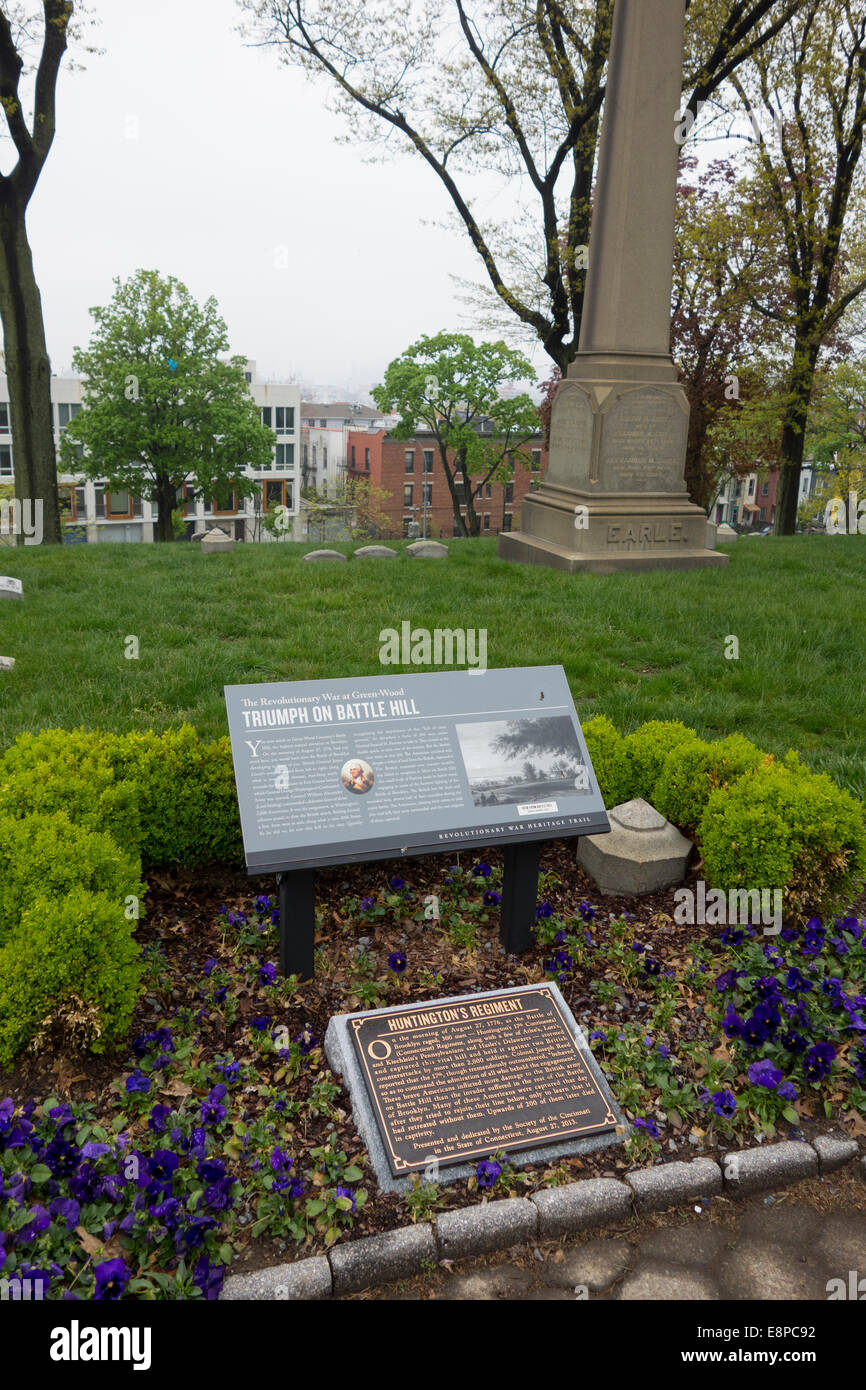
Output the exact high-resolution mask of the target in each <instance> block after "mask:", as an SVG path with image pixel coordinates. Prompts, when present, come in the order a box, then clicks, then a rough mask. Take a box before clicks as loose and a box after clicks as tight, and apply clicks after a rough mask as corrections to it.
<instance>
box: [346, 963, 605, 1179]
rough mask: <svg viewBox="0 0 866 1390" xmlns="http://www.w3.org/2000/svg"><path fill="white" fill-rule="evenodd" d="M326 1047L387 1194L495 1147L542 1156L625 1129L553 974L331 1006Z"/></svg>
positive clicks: (455, 1172)
mask: <svg viewBox="0 0 866 1390" xmlns="http://www.w3.org/2000/svg"><path fill="white" fill-rule="evenodd" d="M325 1054H326V1056H327V1059H328V1062H329V1064H330V1066H331V1068H332V1070H333V1071H335V1072H339V1073H340V1074H341V1075H342V1077H343V1080H344V1081H345V1083H346V1085H347V1086H348V1089H349V1094H350V1097H351V1102H352V1114H353V1117H354V1120H355V1124H356V1126H357V1128H358V1131H359V1133H360V1135H361V1137H362V1139H363V1140H364V1143H365V1144H366V1147H367V1152H368V1153H369V1155H370V1160H371V1162H372V1164H373V1168H374V1170H375V1173H376V1178H377V1181H378V1183H379V1186H380V1188H381V1189H382V1190H383V1191H386V1192H406V1191H408V1190H410V1188H411V1185H412V1179H411V1174H412V1173H417V1174H418V1175H419V1177H421V1179H422V1180H431V1179H433V1180H435V1181H437V1182H440V1183H447V1182H455V1181H458V1180H459V1179H462V1178H468V1177H471V1176H472V1174H473V1173H474V1171H475V1166H476V1164H477V1163H478V1162H479V1161H481V1160H482V1159H484V1158H488V1157H489V1156H490V1155H491V1154H493V1153H495V1152H497V1151H500V1150H501V1151H503V1152H505V1153H507V1154H508V1155H509V1156H510V1157H512V1158H513V1159H514V1161H515V1162H518V1163H532V1164H550V1163H555V1162H557V1161H558V1160H560V1159H562V1158H565V1157H569V1156H571V1155H574V1154H583V1153H589V1152H593V1151H594V1150H596V1149H601V1148H606V1147H608V1146H609V1145H611V1144H616V1143H621V1142H623V1140H624V1138H625V1136H626V1134H627V1133H628V1124H627V1122H626V1121H625V1119H624V1118H623V1115H622V1113H621V1111H620V1110H619V1107H618V1106H617V1104H616V1101H615V1099H614V1097H613V1095H612V1093H611V1091H610V1088H609V1086H608V1084H607V1082H606V1081H605V1079H604V1076H603V1075H602V1073H601V1070H600V1069H599V1066H598V1064H597V1062H596V1061H595V1059H594V1057H593V1056H592V1052H591V1051H590V1048H589V1045H588V1043H587V1041H586V1038H585V1036H584V1034H583V1032H582V1031H581V1029H580V1028H579V1026H578V1025H577V1023H576V1022H575V1020H574V1017H573V1016H572V1014H571V1011H570V1010H569V1008H568V1006H567V1004H566V1003H565V1001H564V999H563V998H562V995H561V994H560V992H559V990H558V989H557V987H556V985H555V984H552V983H545V984H542V985H521V986H518V987H516V988H512V989H504V990H493V991H489V992H487V993H484V994H464V995H457V996H454V997H451V998H448V999H434V1000H430V1001H427V1002H424V1003H418V1004H409V1005H401V1006H400V1007H399V1008H396V1009H395V1008H390V1009H377V1010H374V1011H370V1012H367V1013H356V1014H341V1015H338V1016H336V1017H334V1018H332V1019H331V1021H330V1023H329V1025H328V1030H327V1034H326V1037H325ZM404 1174H405V1176H402V1175H404Z"/></svg>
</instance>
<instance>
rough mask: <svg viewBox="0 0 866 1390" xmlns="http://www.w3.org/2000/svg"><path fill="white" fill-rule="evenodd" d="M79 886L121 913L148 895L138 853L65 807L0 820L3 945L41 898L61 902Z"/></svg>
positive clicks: (0, 932) (0, 926) (0, 931)
mask: <svg viewBox="0 0 866 1390" xmlns="http://www.w3.org/2000/svg"><path fill="white" fill-rule="evenodd" d="M76 888H83V889H87V891H88V892H92V893H104V894H105V895H106V896H107V897H108V898H109V899H110V900H111V901H112V902H114V903H117V904H119V906H120V909H121V912H122V910H123V905H124V902H125V900H126V898H128V897H136V898H139V899H141V898H143V897H144V891H145V890H144V887H143V885H142V883H141V866H140V862H139V859H138V856H137V855H134V854H127V853H126V851H125V850H123V849H121V848H120V846H119V845H118V844H117V843H116V841H115V840H114V839H113V838H112V837H111V836H110V835H106V834H103V833H101V832H100V831H98V830H90V829H88V828H87V827H86V826H84V825H76V824H74V823H73V822H72V821H71V820H70V819H69V817H68V816H67V815H66V814H65V812H63V811H57V812H55V813H54V815H50V816H47V815H35V816H26V817H25V818H24V819H23V820H15V819H13V818H12V817H11V816H6V817H4V818H3V819H2V820H0V944H5V942H6V941H7V940H8V939H9V938H10V936H11V935H12V934H14V932H15V930H16V928H17V926H18V922H19V919H20V918H21V916H22V914H23V913H24V912H25V911H26V910H27V909H28V908H29V907H30V905H31V904H32V903H33V902H35V900H36V899H37V898H41V899H43V900H54V901H58V902H59V901H62V899H63V898H64V897H65V896H66V895H67V894H69V893H71V892H72V891H73V890H74V889H76Z"/></svg>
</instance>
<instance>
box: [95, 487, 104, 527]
mask: <svg viewBox="0 0 866 1390" xmlns="http://www.w3.org/2000/svg"><path fill="white" fill-rule="evenodd" d="M93 492H94V499H95V500H94V508H93V514H94V516H95V517H97V518H98V519H99V520H104V519H105V487H104V485H103V484H102V483H97V484H96V487H95V488H94V489H93Z"/></svg>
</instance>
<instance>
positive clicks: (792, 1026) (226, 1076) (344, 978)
mask: <svg viewBox="0 0 866 1390" xmlns="http://www.w3.org/2000/svg"><path fill="white" fill-rule="evenodd" d="M543 862H544V866H545V867H544V871H543V873H542V875H541V878H540V882H539V904H538V909H537V943H536V946H535V947H534V949H533V950H532V951H531V952H529V953H527V955H526V956H524V957H520V958H519V959H517V958H514V957H506V956H505V955H504V954H503V953H502V951H501V948H500V947H499V944H498V939H497V933H498V916H499V914H498V903H499V894H500V885H501V867H500V865H499V863H498V862H497V856H496V855H493V854H492V855H491V856H490V862H489V863H487V862H475V861H473V860H471V859H469V860H465V859H464V860H463V861H462V862H461V863H459V864H457V865H455V866H450V867H449V866H448V865H447V863H446V862H445V861H443V860H442V859H439V858H435V859H430V860H413V861H412V863H411V867H410V866H407V865H405V864H404V865H403V866H395V867H394V869H393V870H391V871H389V870H388V869H387V867H385V868H383V866H381V865H376V866H370V865H366V866H359V867H356V868H353V869H351V870H346V869H334V870H328V871H324V872H322V873H321V874H320V875H319V917H320V921H319V930H318V934H317V951H316V969H317V976H316V979H315V981H313V982H304V983H303V984H299V983H298V981H297V980H295V979H292V978H290V979H288V980H283V979H281V978H280V977H279V976H278V975H277V972H276V966H275V962H276V958H277V925H276V922H277V913H276V908H275V904H274V900H273V898H271V897H270V896H268V895H267V894H266V893H265V892H262V893H261V894H260V895H259V896H258V897H255V898H251V897H250V896H249V880H245V879H243V878H241V877H240V876H237V877H235V878H233V879H224V880H223V882H222V883H218V884H216V885H213V886H211V883H210V882H209V881H208V880H207V879H206V878H204V877H203V876H198V877H192V876H190V875H187V876H185V877H184V876H175V877H173V878H167V879H166V878H163V879H153V880H152V882H151V893H150V900H149V903H148V909H149V910H148V914H147V918H146V920H145V921H144V922H142V923H140V924H139V926H138V933H137V934H138V935H139V937H140V938H141V940H142V942H143V943H144V946H145V953H144V963H145V975H144V990H145V992H144V994H143V996H142V998H141V999H140V1000H139V1002H138V1005H137V1007H136V1013H135V1020H134V1025H133V1030H132V1032H131V1034H130V1037H131V1039H132V1042H131V1048H129V1049H124V1050H120V1051H118V1052H117V1053H116V1054H106V1055H105V1056H103V1057H93V1056H86V1057H82V1056H81V1055H80V1054H76V1053H74V1052H73V1051H71V1050H69V1051H67V1052H61V1053H60V1055H59V1056H49V1055H47V1054H46V1053H45V1052H44V1051H42V1052H36V1053H33V1054H28V1055H27V1056H26V1058H25V1059H23V1060H22V1061H21V1063H20V1064H19V1065H18V1066H17V1067H16V1069H15V1070H14V1071H13V1072H11V1073H6V1078H7V1079H6V1080H4V1081H0V1230H2V1240H0V1266H2V1268H0V1274H2V1275H3V1276H7V1277H9V1276H12V1277H15V1276H18V1275H20V1276H22V1277H29V1278H32V1279H39V1280H41V1281H42V1282H43V1284H44V1285H45V1291H46V1294H47V1296H48V1297H49V1298H84V1299H89V1298H98V1299H103V1298H104V1299H114V1298H119V1297H136V1298H145V1299H152V1298H169V1297H170V1298H178V1297H180V1298H193V1297H202V1296H204V1297H210V1298H213V1297H216V1296H217V1294H218V1291H219V1288H220V1286H221V1282H222V1278H223V1275H224V1272H225V1270H226V1268H228V1267H229V1266H232V1268H233V1269H244V1268H252V1267H255V1266H256V1265H260V1264H262V1263H265V1262H275V1261H278V1260H284V1259H286V1258H287V1257H288V1258H291V1257H292V1256H293V1255H298V1256H302V1255H306V1254H309V1253H313V1252H316V1251H321V1250H324V1249H326V1248H327V1247H328V1246H329V1245H331V1244H332V1243H333V1242H334V1241H335V1240H337V1239H346V1238H351V1237H352V1236H353V1235H358V1234H364V1235H367V1234H371V1233H373V1232H375V1231H378V1230H385V1229H389V1228H392V1227H394V1226H396V1225H400V1224H404V1223H405V1222H406V1221H407V1220H418V1219H424V1218H426V1217H428V1216H429V1215H431V1214H435V1213H436V1212H437V1211H440V1210H443V1209H447V1208H453V1207H455V1206H460V1205H466V1204H467V1203H471V1202H475V1201H478V1200H479V1199H480V1198H483V1197H484V1196H486V1195H499V1194H506V1193H518V1192H528V1191H531V1190H533V1189H535V1188H538V1187H541V1186H544V1185H550V1184H558V1183H562V1182H569V1181H573V1180H575V1179H576V1178H578V1177H581V1176H589V1175H595V1174H601V1173H614V1172H616V1171H618V1170H619V1171H621V1170H622V1169H623V1168H625V1167H626V1166H633V1165H634V1164H635V1162H640V1161H651V1160H653V1159H656V1158H657V1157H659V1156H660V1155H664V1156H667V1155H668V1154H670V1155H671V1156H673V1155H674V1154H676V1155H678V1156H683V1157H690V1156H693V1155H695V1154H698V1153H701V1152H713V1153H716V1152H717V1151H718V1150H719V1149H720V1148H721V1149H729V1148H730V1147H732V1146H737V1145H738V1144H747V1143H749V1142H752V1141H753V1140H754V1138H755V1136H756V1135H757V1136H759V1137H760V1136H767V1137H773V1136H774V1135H781V1136H783V1137H785V1138H788V1137H790V1136H792V1135H793V1136H797V1135H799V1134H807V1135H808V1133H809V1132H811V1130H812V1128H813V1127H814V1126H816V1125H818V1126H820V1125H821V1123H822V1122H826V1121H832V1122H833V1123H834V1124H835V1125H836V1126H837V1127H838V1126H839V1125H840V1124H841V1125H844V1126H847V1127H848V1129H849V1131H850V1132H851V1133H853V1134H855V1135H858V1136H862V1135H863V1134H864V1133H866V1124H864V1118H863V1117H864V1111H866V1041H864V1034H866V950H864V940H866V926H864V923H863V922H861V921H860V920H859V917H858V916H857V915H856V914H854V913H853V912H852V913H851V914H849V915H848V916H847V917H845V918H843V919H839V920H828V921H826V922H825V923H818V922H817V921H812V922H809V923H808V924H806V925H805V926H801V925H798V924H797V923H795V922H790V923H788V922H786V924H785V926H784V928H783V930H782V932H781V934H780V935H779V936H764V935H761V934H758V933H759V932H760V929H757V931H756V929H754V928H725V929H724V930H722V931H720V930H719V929H718V928H696V927H694V926H684V925H680V924H678V923H677V922H676V921H675V920H674V917H673V900H672V895H670V894H658V895H655V896H654V897H653V898H652V899H651V900H648V901H643V902H642V903H641V905H640V908H639V910H638V911H637V912H635V911H634V910H633V909H632V907H631V906H630V905H628V904H626V903H622V902H613V903H611V902H610V901H609V900H605V901H604V906H603V907H602V906H601V905H600V904H599V902H598V901H597V900H596V899H592V898H591V897H590V893H591V889H590V885H589V883H588V881H587V880H586V879H585V878H584V877H583V875H582V874H581V872H580V871H579V870H578V869H577V868H576V867H575V864H574V845H573V842H569V841H562V842H558V843H552V844H550V845H548V846H546V848H545V851H544V856H543ZM383 874H384V875H385V881H384V884H383V881H382V877H381V875H383ZM407 876H408V878H409V879H410V880H411V881H407ZM262 887H263V889H264V888H266V887H267V885H266V884H265V883H263V884H262ZM214 890H216V892H217V893H218V895H219V896H217V897H216V898H215V897H214ZM431 894H433V895H435V897H436V898H437V899H438V919H437V918H436V917H435V916H431V913H430V908H431V903H430V895H431ZM220 908H222V909H223V910H220ZM611 908H612V909H613V911H611ZM545 978H548V979H550V978H553V979H556V980H557V981H558V982H559V985H560V988H561V989H562V991H563V993H564V995H565V997H566V999H567V1001H568V1003H569V1004H570V1006H571V1008H572V1010H573V1011H574V1013H575V1015H576V1017H577V1018H578V1020H579V1021H580V1022H581V1023H582V1025H583V1027H584V1029H585V1031H586V1032H587V1033H588V1034H589V1036H590V1038H591V1040H592V1045H593V1048H594V1050H595V1051H596V1055H597V1056H598V1058H599V1061H600V1063H601V1065H602V1067H603V1068H604V1070H605V1072H606V1074H607V1075H608V1078H609V1080H610V1083H611V1086H612V1089H613V1091H614V1093H615V1095H616V1096H617V1098H618V1100H619V1102H620V1104H621V1105H622V1107H623V1109H624V1110H625V1111H626V1113H627V1114H628V1116H629V1118H630V1119H631V1120H632V1121H633V1124H634V1126H635V1129H634V1132H633V1134H632V1135H631V1136H630V1138H629V1141H628V1145H627V1147H626V1150H625V1151H623V1149H621V1148H611V1149H608V1150H605V1151H602V1152H601V1153H600V1154H596V1155H592V1156H588V1157H586V1158H585V1159H573V1160H569V1161H567V1162H564V1163H562V1164H560V1165H557V1166H556V1167H554V1168H549V1169H546V1170H542V1169H540V1168H535V1169H533V1168H526V1167H524V1165H523V1164H522V1162H521V1158H520V1154H519V1153H518V1154H511V1155H502V1154H491V1155H490V1156H488V1157H487V1158H486V1159H485V1160H484V1161H483V1162H482V1163H480V1164H479V1165H478V1168H477V1170H476V1176H475V1177H474V1178H472V1179H471V1180H470V1181H469V1182H468V1183H466V1182H462V1183H457V1184H454V1185H449V1186H445V1187H442V1188H439V1187H436V1186H434V1185H433V1184H429V1183H428V1184H425V1183H423V1182H422V1181H416V1183H415V1186H414V1189H413V1191H412V1192H411V1193H409V1194H408V1196H407V1197H405V1198H401V1197H398V1196H396V1195H394V1194H384V1193H381V1192H379V1191H378V1189H377V1187H376V1185H375V1180H374V1179H373V1176H372V1171H371V1169H370V1167H369V1165H368V1161H367V1156H366V1154H365V1152H364V1149H363V1146H362V1144H361V1141H360V1139H359V1137H358V1135H357V1133H356V1131H355V1129H354V1125H353V1123H352V1120H351V1116H350V1115H349V1114H348V1113H347V1098H346V1092H345V1090H344V1089H343V1087H342V1085H341V1082H340V1079H339V1077H334V1076H332V1074H331V1072H330V1070H329V1068H328V1066H327V1064H326V1062H325V1059H324V1056H323V1053H322V1048H321V1041H322V1037H323V1033H324V1029H325V1027H326V1026H327V1021H328V1019H329V1017H330V1016H331V1015H333V1014H334V1013H338V1012H346V1011H347V1010H351V1009H356V1008H374V1007H377V1006H379V1005H385V1004H393V1003H398V1002H400V1001H403V1000H413V1001H415V1000H418V1001H423V1000H426V999H432V998H436V997H440V996H442V995H448V994H458V993H469V992H472V991H475V990H481V989H491V988H497V987H503V986H505V985H508V984H513V983H528V982H536V981H539V980H542V979H545ZM3 1097H6V1099H2V1098H3Z"/></svg>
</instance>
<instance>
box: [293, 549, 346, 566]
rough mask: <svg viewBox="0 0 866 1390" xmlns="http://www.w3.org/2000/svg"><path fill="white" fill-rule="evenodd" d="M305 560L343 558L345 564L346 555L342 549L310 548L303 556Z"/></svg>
mask: <svg viewBox="0 0 866 1390" xmlns="http://www.w3.org/2000/svg"><path fill="white" fill-rule="evenodd" d="M302 558H303V559H304V560H313V561H317V560H342V561H343V563H344V564H345V562H346V556H345V555H344V554H343V553H342V551H340V550H308V551H307V553H306V555H304V556H303V557H302Z"/></svg>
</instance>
